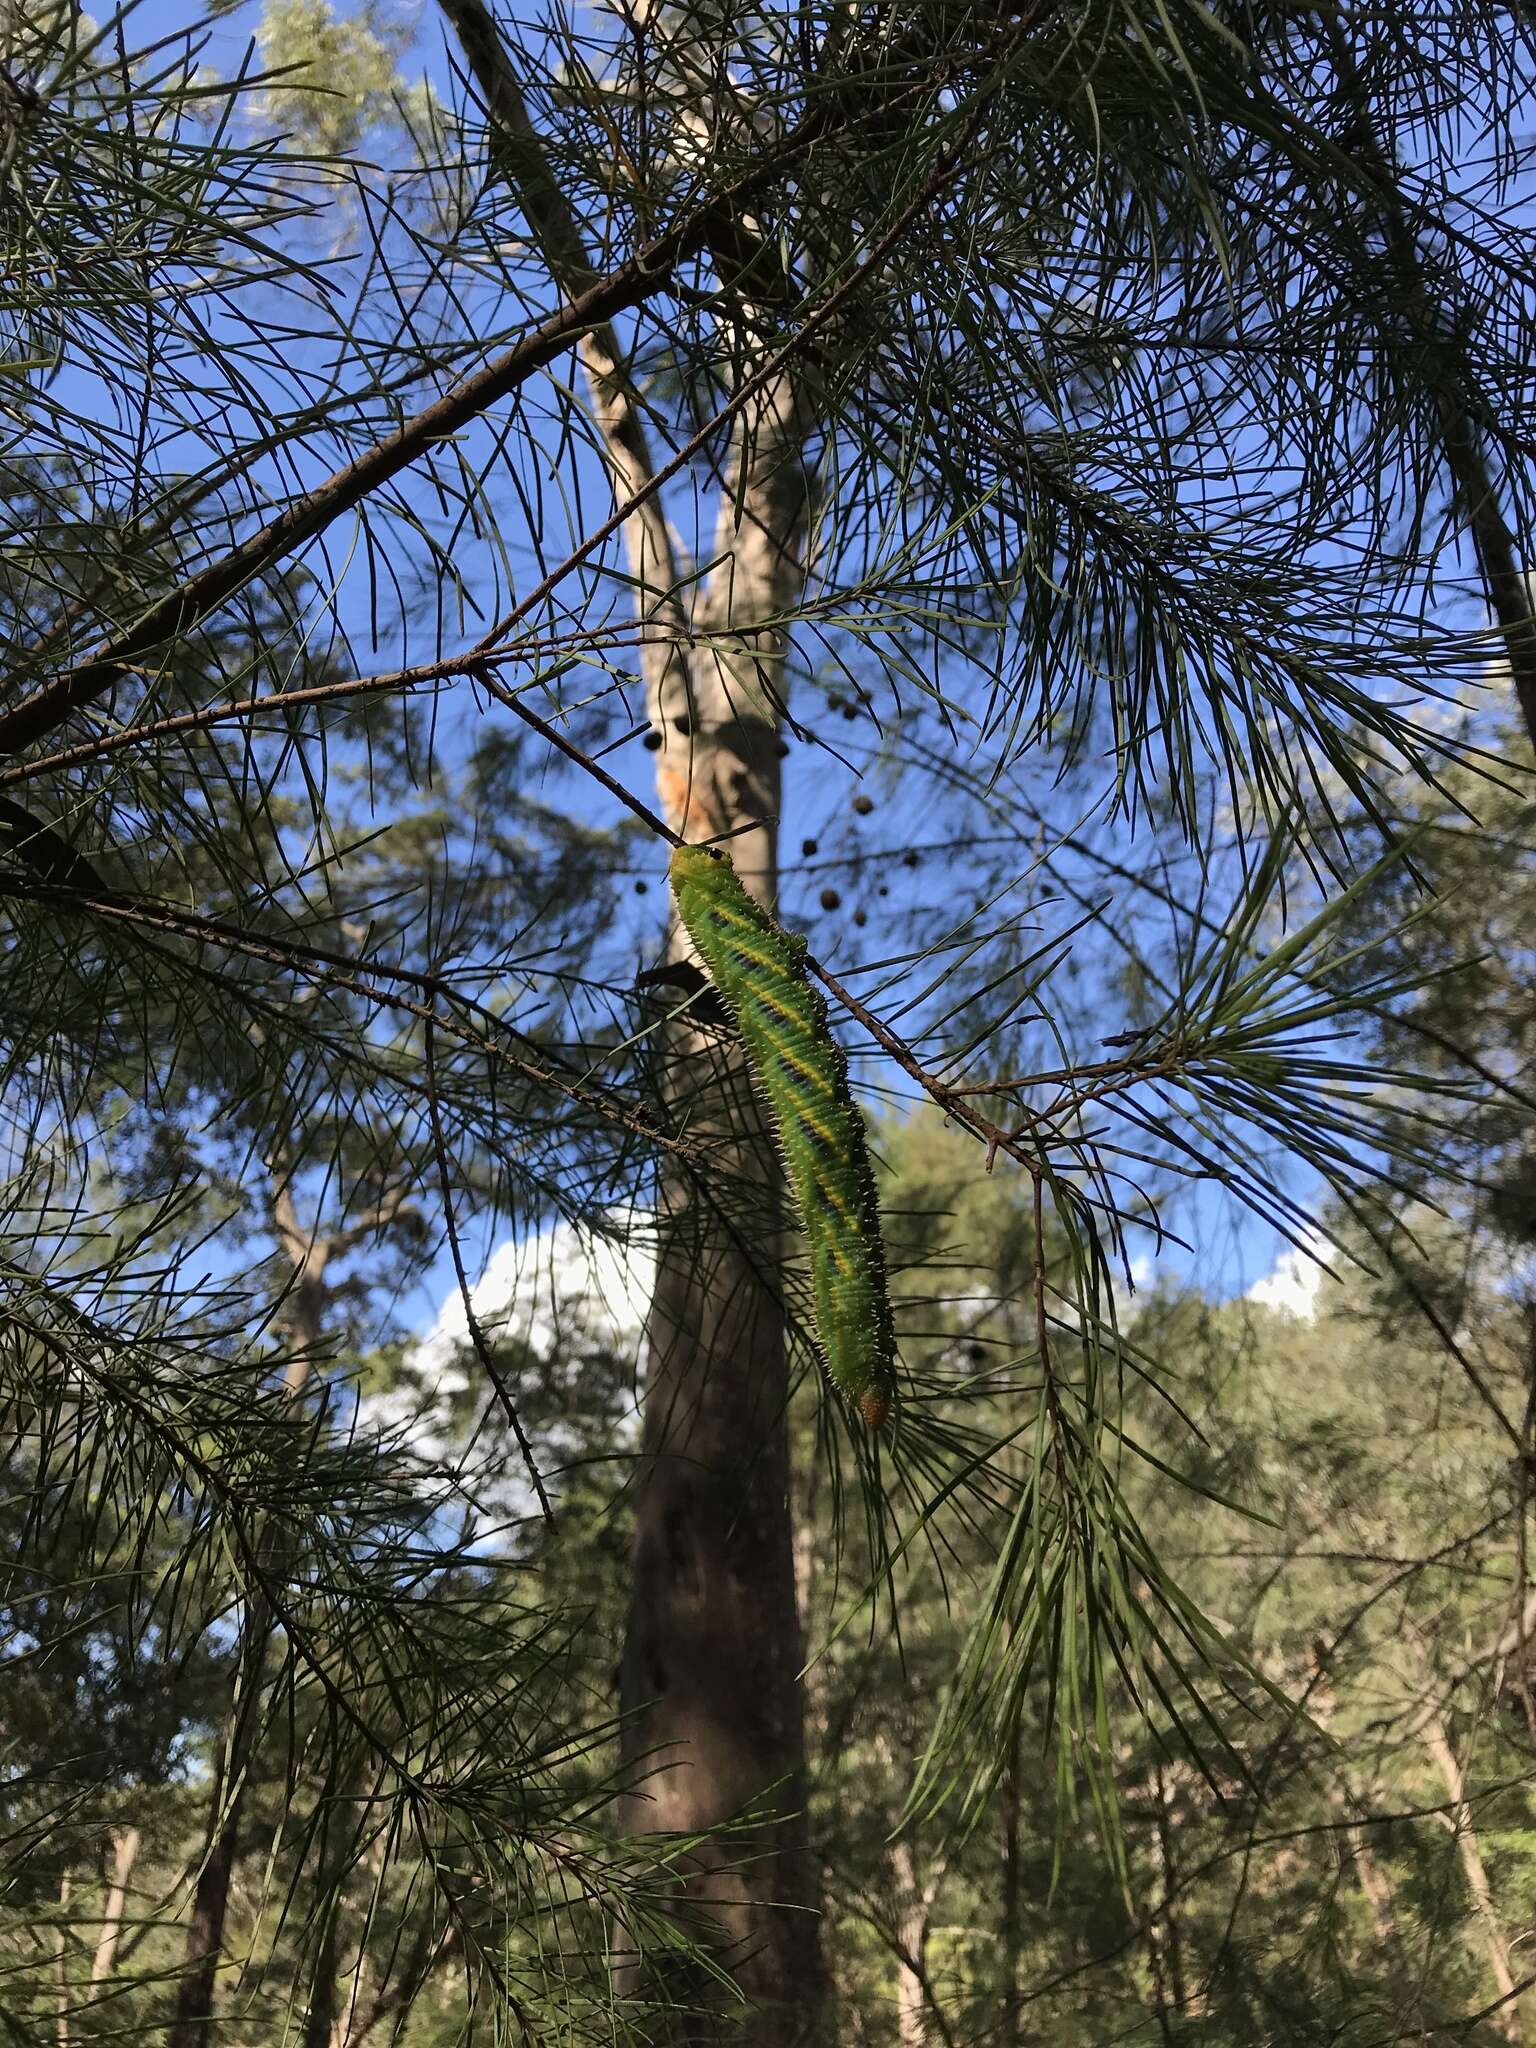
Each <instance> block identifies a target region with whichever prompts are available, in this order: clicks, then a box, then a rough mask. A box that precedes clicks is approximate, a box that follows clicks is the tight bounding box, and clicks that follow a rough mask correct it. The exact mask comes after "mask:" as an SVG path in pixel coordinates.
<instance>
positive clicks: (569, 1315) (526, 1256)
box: [411, 1213, 656, 1379]
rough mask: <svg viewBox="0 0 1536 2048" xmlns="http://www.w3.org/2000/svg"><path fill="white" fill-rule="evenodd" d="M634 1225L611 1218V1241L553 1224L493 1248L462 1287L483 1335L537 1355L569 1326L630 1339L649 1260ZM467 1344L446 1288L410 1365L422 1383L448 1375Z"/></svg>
mask: <svg viewBox="0 0 1536 2048" xmlns="http://www.w3.org/2000/svg"><path fill="white" fill-rule="evenodd" d="M635 1221H636V1219H635V1218H634V1217H633V1216H630V1215H628V1214H627V1213H618V1214H615V1215H614V1216H613V1217H612V1218H610V1223H611V1225H612V1228H613V1232H614V1235H613V1236H612V1237H607V1236H600V1235H598V1234H597V1233H596V1232H594V1231H587V1230H579V1229H577V1227H576V1226H575V1225H573V1224H570V1223H558V1224H556V1225H555V1226H554V1227H553V1229H550V1230H544V1231H540V1232H539V1234H538V1236H537V1237H532V1238H509V1239H508V1240H507V1241H506V1242H505V1243H504V1244H499V1245H498V1246H497V1247H496V1249H495V1251H494V1252H492V1254H491V1256H490V1258H489V1259H488V1260H487V1261H486V1267H485V1271H484V1272H483V1273H482V1274H481V1276H480V1278H479V1279H478V1280H477V1281H476V1282H475V1285H474V1286H473V1288H471V1290H470V1298H471V1300H472V1301H473V1303H474V1309H475V1316H476V1318H477V1320H478V1321H479V1323H480V1326H481V1328H482V1329H483V1330H484V1331H485V1333H486V1335H487V1336H488V1337H501V1338H521V1340H522V1341H523V1342H524V1343H525V1344H527V1345H528V1346H529V1348H530V1349H531V1350H533V1351H535V1352H537V1353H538V1354H539V1355H540V1356H541V1357H548V1356H550V1355H551V1354H552V1353H553V1352H554V1351H555V1350H556V1349H557V1348H558V1347H559V1346H560V1343H561V1340H562V1338H563V1337H564V1336H565V1334H566V1332H567V1331H568V1330H569V1329H570V1328H571V1326H572V1325H573V1324H576V1325H579V1328H580V1331H581V1333H582V1334H583V1336H585V1337H586V1338H588V1339H589V1340H590V1339H591V1338H594V1337H595V1338H598V1339H600V1340H606V1341H608V1342H610V1343H613V1344H624V1343H626V1342H629V1341H631V1340H634V1341H638V1339H639V1336H640V1332H641V1331H642V1330H643V1329H644V1327H645V1314H646V1309H647V1307H648V1305H649V1303H650V1298H651V1288H652V1285H653V1282H654V1279H655V1273H656V1258H655V1253H654V1251H653V1250H652V1248H651V1246H650V1244H649V1243H647V1242H646V1241H644V1240H643V1239H642V1238H640V1237H639V1236H638V1234H637V1233H636V1231H635V1229H634V1224H635ZM468 1339H469V1321H468V1318H467V1317H466V1315H465V1313H464V1298H463V1296H462V1295H461V1294H460V1292H459V1290H458V1289H457V1288H454V1289H453V1291H452V1292H451V1293H450V1294H449V1295H448V1296H447V1297H446V1299H445V1300H444V1302H443V1305H442V1307H441V1308H440V1309H439V1310H438V1312H437V1319H436V1321H435V1322H434V1323H433V1325H432V1327H431V1329H430V1330H429V1331H428V1332H427V1334H426V1336H425V1337H423V1338H422V1340H421V1342H420V1344H418V1345H417V1346H416V1349H415V1351H414V1352H413V1353H412V1355H411V1365H412V1367H413V1368H414V1370H415V1371H416V1372H418V1373H420V1374H421V1375H422V1377H423V1378H424V1379H427V1378H433V1377H437V1378H439V1379H441V1378H442V1377H443V1376H444V1375H451V1373H452V1371H453V1369H454V1362H455V1360H456V1359H457V1360H459V1361H460V1369H461V1370H462V1355H463V1347H464V1345H465V1344H466V1343H467V1342H468Z"/></svg>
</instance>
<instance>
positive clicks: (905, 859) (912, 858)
mask: <svg viewBox="0 0 1536 2048" xmlns="http://www.w3.org/2000/svg"><path fill="white" fill-rule="evenodd" d="M901 864H902V866H903V867H904V868H915V867H916V866H917V855H916V854H915V853H914V852H913V851H912V849H911V848H910V847H909V848H908V849H907V851H906V852H905V853H904V854H903V855H902V856H901Z"/></svg>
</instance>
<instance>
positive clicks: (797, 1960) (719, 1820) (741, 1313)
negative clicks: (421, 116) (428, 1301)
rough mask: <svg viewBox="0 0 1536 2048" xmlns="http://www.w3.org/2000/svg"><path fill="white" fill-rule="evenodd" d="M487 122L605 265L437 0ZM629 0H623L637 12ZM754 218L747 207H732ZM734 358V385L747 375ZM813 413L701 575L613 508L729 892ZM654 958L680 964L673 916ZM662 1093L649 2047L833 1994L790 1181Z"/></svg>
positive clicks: (747, 1093)
mask: <svg viewBox="0 0 1536 2048" xmlns="http://www.w3.org/2000/svg"><path fill="white" fill-rule="evenodd" d="M440 4H441V6H442V10H443V13H444V15H445V17H446V18H447V20H448V21H449V23H450V24H451V26H452V27H453V29H454V32H455V34H456V35H457V37H458V40H459V43H460V46H461V48H462V49H463V52H464V55H465V58H466V61H467V63H468V66H469V69H470V72H471V75H472V76H473V79H474V81H475V85H476V88H477V90H478V93H479V95H480V97H481V100H482V102H483V105H484V108H485V112H486V115H487V117H488V121H489V124H490V132H491V136H492V146H493V151H494V154H495V157H496V160H497V164H498V168H499V169H500V171H501V173H502V175H503V176H504V177H505V178H506V179H507V180H508V182H509V183H510V184H511V186H512V188H513V189H514V191H515V192H516V194H517V196H518V200H519V203H520V205H521V207H522V210H523V212H524V214H525V216H526V218H527V220H528V222H529V225H530V227H531V229H532V230H533V233H534V235H535V237H536V239H537V241H538V244H539V246H540V248H541V250H542V252H543V255H544V258H545V261H546V263H547V265H548V267H549V270H550V274H551V276H552V278H553V280H554V282H555V283H556V285H557V286H558V287H559V288H560V289H561V290H562V292H564V293H565V294H566V295H567V296H571V297H574V296H575V295H576V294H577V293H578V292H579V291H580V290H581V289H582V288H583V287H584V286H586V285H587V284H589V283H590V282H591V279H592V277H593V276H594V275H595V271H594V267H593V264H592V261H591V258H590V256H589V254H588V251H587V247H586V242H585V239H584V235H583V231H582V225H581V222H580V221H579V220H578V219H577V217H576V215H575V213H574V210H573V209H572V207H571V205H570V202H569V200H568V198H567V197H566V194H565V192H564V190H563V188H562V186H561V184H560V182H559V179H558V178H557V177H556V176H555V175H554V173H553V171H552V169H551V165H550V162H549V159H548V157H547V155H546V153H545V150H544V147H543V144H542V141H541V138H540V137H539V135H538V133H537V131H536V129H535V127H534V124H533V122H532V120H531V118H530V115H529V112H528V107H527V102H526V97H525V95H524V92H523V89H522V82H521V80H520V79H519V77H518V76H517V73H516V70H515V67H514V63H513V60H512V58H511V56H510V54H509V53H508V50H507V48H506V45H505V43H504V42H503V40H502V38H501V37H500V36H499V35H498V33H497V30H496V26H495V22H494V18H493V17H492V15H491V13H490V11H489V9H488V8H487V7H486V5H485V4H484V0H440ZM644 12H645V10H644V9H641V10H639V11H638V12H637V13H636V15H635V17H634V18H635V20H637V21H638V20H640V19H641V18H642V16H643V14H644ZM742 225H743V226H744V227H746V229H747V231H748V232H749V233H750V223H743V224H742ZM580 354H581V360H582V366H583V369H584V371H585V373H586V377H587V383H588V389H589V392H590V395H591V399H592V410H593V417H594V419H595V420H596V422H597V425H598V427H599V429H600V431H601V434H602V437H603V445H604V448H605V452H606V455H607V460H608V466H609V470H610V473H611V476H612V479H613V485H614V492H615V496H616V498H617V499H618V500H619V502H621V503H622V502H624V501H625V500H626V499H627V498H629V497H630V496H631V495H633V494H634V493H635V492H636V491H637V490H639V489H640V488H642V487H643V486H644V485H645V484H646V483H647V482H648V481H649V480H650V479H651V478H652V477H653V476H654V475H655V473H656V471H655V465H654V463H653V461H652V458H651V453H650V449H649V445H648V440H647V435H646V430H645V423H644V415H643V408H642V407H641V405H640V403H639V402H638V396H637V394H636V392H635V389H634V387H633V383H632V381H631V378H630V375H629V372H628V368H627V365H626V362H625V357H624V351H623V349H622V347H621V345H620V341H619V338H618V336H617V335H616V334H615V332H614V330H613V329H612V328H611V327H608V326H598V327H595V328H593V329H591V330H589V332H588V333H587V334H586V335H585V336H584V337H583V340H582V342H581V345H580ZM753 367H755V366H754V365H752V364H751V363H750V362H749V363H748V364H747V366H746V367H745V368H744V369H743V371H742V372H741V374H742V375H743V376H746V375H748V374H750V371H751V369H752V368H753ZM812 418H813V409H812V405H811V402H810V398H809V394H808V392H807V389H806V385H805V381H804V380H803V379H802V378H800V377H792V376H790V375H788V374H786V375H782V376H780V377H779V378H777V379H775V380H773V381H771V382H770V383H768V384H767V385H766V386H765V387H764V389H763V390H762V391H761V392H760V393H759V394H758V395H757V397H756V399H755V401H754V402H753V403H752V404H751V405H750V406H749V407H748V408H747V409H746V410H745V411H744V412H743V413H742V414H741V416H740V417H739V419H738V422H737V426H736V431H735V436H734V440H733V443H732V447H731V452H730V460H729V461H728V463H727V464H726V465H725V474H724V476H723V478H722V481H721V485H720V493H719V501H718V502H719V516H718V521H717V531H716V535H715V544H714V550H713V553H712V555H711V557H710V559H711V561H712V563H713V567H712V568H711V570H710V572H709V575H708V577H707V578H706V579H705V582H704V585H703V589H702V591H701V592H699V594H698V595H697V596H696V597H695V599H694V600H693V602H692V603H691V605H689V606H688V607H687V608H686V609H685V608H684V606H683V604H682V602H681V601H680V600H679V598H678V597H677V595H676V593H677V591H678V590H679V589H680V588H683V587H685V586H686V587H690V588H691V587H693V586H692V585H690V584H688V581H687V579H686V578H684V577H682V576H680V574H679V568H680V564H679V561H678V558H677V557H678V543H677V542H676V540H675V539H674V536H673V535H672V533H671V531H670V529H669V527H668V524H667V521H666V518H665V515H664V512H663V509H662V506H661V502H660V498H659V496H652V497H650V498H649V499H648V500H647V501H646V503H645V504H644V505H643V506H642V507H641V508H639V509H638V510H637V511H635V512H634V513H632V514H631V515H630V517H629V518H628V519H627V520H626V521H625V522H624V527H623V539H624V545H625V550H626V554H627V558H628V565H629V571H630V576H631V580H632V584H633V587H634V589H635V592H636V604H637V610H638V612H639V614H640V617H641V620H642V622H643V623H644V624H645V625H646V626H647V627H652V628H654V629H655V630H654V631H648V632H647V633H646V635H645V636H644V645H643V652H642V663H643V669H644V676H645V683H646V694H647V704H648V711H649V718H650V725H651V733H652V745H653V747H654V748H655V749H656V754H657V788H658V795H659V799H660V807H661V811H662V814H663V815H664V816H665V818H666V820H667V822H668V823H669V824H670V825H671V826H672V828H673V829H674V831H676V832H678V833H680V834H681V835H682V836H683V837H685V838H687V839H689V840H694V841H700V840H713V839H717V838H720V837H723V836H725V835H730V844H731V854H732V858H733V860H734V863H735V866H736V869H737V872H738V874H739V875H740V876H741V879H742V881H743V883H744V884H745V886H746V887H747V888H748V889H749V890H750V891H751V893H752V894H753V895H754V896H755V897H756V898H757V899H758V901H759V902H761V903H763V904H766V905H768V906H770V907H771V906H772V905H773V902H774V898H775V894H776V889H777V880H778V818H779V811H780V770H781V745H780V714H781V712H782V709H783V704H784V691H785V665H786V658H787V655H788V651H789V650H788V630H787V627H786V626H785V625H784V624H783V623H782V622H783V621H784V620H785V619H787V618H788V617H789V616H791V615H792V613H793V610H794V607H795V604H796V603H797V601H798V599H799V597H800V594H801V591H802V589H803V586H804V580H805V568H804V560H803V555H804V548H805V541H806V529H807V515H808V504H809V480H808V477H807V474H806V469H805V462H804V447H805V442H806V439H807V436H808V433H809V430H810V426H811V423H812ZM666 953H667V959H668V960H669V961H672V962H675V961H680V960H684V959H686V958H688V956H689V947H688V942H687V939H686V935H685V934H684V933H683V932H682V931H681V929H680V928H679V927H678V925H677V924H676V921H675V920H674V921H673V923H672V925H671V927H670V928H669V931H668V934H667V940H666ZM662 1058H663V1061H664V1089H665V1092H666V1095H667V1097H668V1099H669V1101H670V1102H671V1103H672V1104H673V1105H674V1107H675V1110H676V1113H677V1114H678V1115H679V1116H680V1117H681V1116H685V1117H686V1119H687V1126H688V1129H689V1132H690V1134H691V1135H692V1136H693V1137H694V1138H695V1139H707V1140H708V1141H709V1142H710V1143H711V1145H712V1148H713V1150H712V1156H713V1158H714V1159H715V1162H716V1164H717V1166H718V1168H719V1169H720V1172H719V1176H718V1177H719V1180H720V1183H721V1185H722V1186H727V1185H728V1186H729V1189H730V1199H729V1200H728V1201H726V1202H721V1201H720V1200H719V1190H718V1189H715V1188H712V1189H708V1190H706V1189H705V1188H703V1187H702V1186H701V1185H700V1184H699V1183H698V1182H697V1181H693V1180H688V1181H685V1180H683V1179H680V1178H677V1177H672V1178H669V1179H668V1180H667V1182H666V1183H665V1185H664V1187H663V1190H662V1194H661V1213H660V1215H659V1218H658V1228H659V1244H658V1263H657V1278H656V1287H655V1295H654V1299H653V1301H652V1304H651V1311H650V1315H649V1319H648V1325H647V1332H646V1372H645V1393H644V1422H643V1442H642V1450H641V1473H640V1480H639V1486H638V1492H637V1506H636V1535H635V1549H634V1560H633V1570H632V1579H631V1598H630V1606H629V1614H628V1619H627V1624H626V1630H625V1646H624V1654H623V1659H622V1663H621V1667H620V1673H619V1699H620V1707H621V1710H622V1713H623V1717H624V1719H623V1735H622V1743H623V1760H624V1765H625V1769H626V1774H627V1777H626V1785H627V1789H626V1792H625V1795H624V1797H623V1800H622V1802H621V1821H622V1824H623V1825H624V1826H625V1827H626V1828H627V1830H628V1831H629V1832H630V1833H632V1834H635V1835H638V1836H646V1835H653V1834H658V1835H679V1834H681V1835H686V1836H690V1837H707V1838H708V1839H704V1840H700V1841H698V1842H697V1843H696V1844H695V1846H693V1847H692V1848H691V1849H690V1851H689V1853H688V1854H687V1856H686V1858H685V1859H684V1862H683V1864H682V1866H681V1871H680V1875H679V1877H678V1879H677V1884H676V1894H675V1896H676V1907H677V1911H678V1913H679V1915H680V1917H681V1918H682V1920H683V1922H684V1924H685V1926H686V1928H687V1931H689V1932H690V1933H691V1934H693V1935H694V1936H695V1937H696V1938H697V1940H698V1941H699V1942H701V1943H702V1944H704V1945H706V1946H707V1947H708V1949H709V1951H710V1956H711V1961H712V1963H713V1964H714V1966H715V1970H716V1971H717V1972H723V1973H724V1975H725V1977H726V1979H727V1980H728V1981H729V1984H730V1985H731V1987H732V1992H731V1994H727V1995H725V1996H723V1997H722V1996H721V1995H719V1988H718V1980H717V1978H716V1977H715V1976H714V1975H713V1974H711V1973H709V1972H702V1971H699V1970H697V1969H694V1968H690V1967H688V1966H687V1965H686V1964H684V1965H679V1964H678V1962H677V1957H676V1952H675V1951H674V1952H669V1957H668V1959H667V1962H666V1965H665V1966H663V1967H661V1968H660V1973H659V1974H658V1972H657V1969H656V1968H654V1967H653V1962H654V1960H655V1959H652V1958H649V1957H647V1956H645V1955H642V1954H640V1953H639V1952H638V1951H637V1950H635V1949H632V1948H626V1946H625V1941H624V1938H623V1937H620V1939H619V1942H618V1950H619V1955H618V1961H617V1964H616V1969H615V1981H616V1986H617V1988H618V1989H619V1990H620V1992H621V1993H623V1994H625V1995H628V1996H632V1997H635V1998H640V1999H646V2000H654V2001H656V2003H657V2005H658V2006H659V2007H662V2008H665V2009H666V2012H665V2017H664V2018H657V2017H654V2016H648V2018H647V2021H646V2025H647V2028H648V2030H649V2032H650V2033H651V2035H652V2037H653V2038H657V2039H660V2038H667V2039H668V2040H669V2041H671V2042H673V2043H683V2042H689V2043H692V2042H714V2041H718V2040H720V2039H722V2038H725V2037H726V2036H730V2037H732V2038H736V2039H740V2040H743V2041H748V2042H751V2043H752V2044H754V2048H788V2044H791V2043H801V2042H806V2041H809V2040H811V2039H812V2038H814V2037H815V2035H816V2034H817V2032H818V2029H819V2027H820V2023H821V2010H822V2005H823V1999H824V1988H823V1971H822V1964H821V1949H820V1937H819V1931H818V1927H817V1921H816V1912H815V1908H816V1905H817V1885H816V1881H815V1875H814V1871H813V1868H812V1863H811V1857H810V1852H809V1843H808V1836H807V1829H806V1819H805V1731H804V1710H803V1702H802V1696H801V1686H800V1677H799V1673H800V1665H801V1637H800V1623H799V1616H798V1611H797V1607H796V1599H795V1581H794V1566H793V1559H792V1548H791V1524H790V1508H789V1439H788V1431H787V1424H786V1412H785V1411H786V1405H787V1399H788V1390H789V1382H788V1370H787V1361H786V1354H785V1342H784V1319H783V1311H782V1305H781V1301H780V1296H779V1280H778V1264H779V1244H778V1235H779V1209H780V1201H781V1187H780V1174H779V1169H778V1166H777V1162H776V1160H775V1156H774V1153H773V1149H772V1146H771V1143H770V1142H769V1138H768V1133H767V1130H766V1127H765V1122H764V1119H763V1117H762V1114H761V1112H760V1110H759V1109H758V1107H757V1105H756V1102H755V1099H754V1097H753V1094H752V1090H751V1088H750V1086H749V1084H748V1081H747V1077H746V1075H745V1074H744V1072H743V1071H742V1070H741V1068H740V1066H739V1064H738V1063H736V1062H735V1061H733V1059H732V1057H731V1056H730V1054H729V1053H728V1052H727V1051H724V1050H723V1049H722V1046H721V1044H720V1041H719V1039H718V1038H717V1037H715V1036H711V1035H707V1034H704V1033H701V1032H700V1031H699V1030H698V1029H696V1028H694V1027H693V1026H690V1025H688V1024H685V1023H682V1022H677V1023H674V1024H672V1025H669V1026H668V1027H667V1029H666V1031H665V1034H664V1045H663V1048H662Z"/></svg>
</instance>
